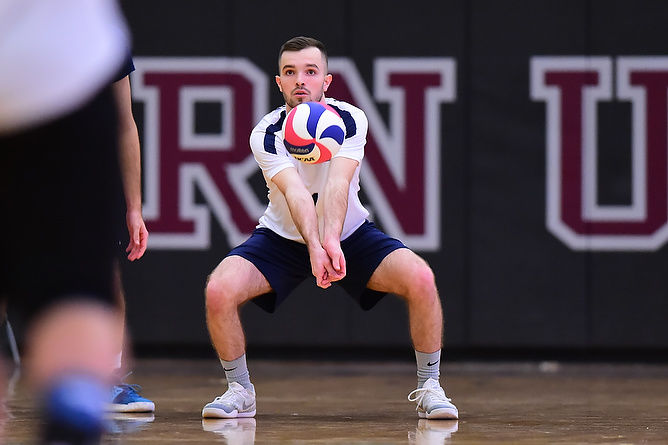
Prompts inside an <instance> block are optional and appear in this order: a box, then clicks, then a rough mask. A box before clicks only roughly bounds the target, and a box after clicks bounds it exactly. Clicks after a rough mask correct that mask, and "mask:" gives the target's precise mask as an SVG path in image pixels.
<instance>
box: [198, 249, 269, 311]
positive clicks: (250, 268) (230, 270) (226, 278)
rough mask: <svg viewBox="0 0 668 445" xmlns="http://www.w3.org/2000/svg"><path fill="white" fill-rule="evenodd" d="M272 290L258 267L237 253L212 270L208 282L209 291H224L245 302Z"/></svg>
mask: <svg viewBox="0 0 668 445" xmlns="http://www.w3.org/2000/svg"><path fill="white" fill-rule="evenodd" d="M271 290H272V289H271V286H270V285H269V282H268V281H267V279H266V278H265V277H264V275H262V273H261V272H260V271H259V270H258V268H257V267H255V265H254V264H253V263H251V262H250V261H248V260H247V259H245V258H243V257H240V256H237V255H232V256H228V257H225V258H224V259H223V261H221V262H220V264H218V266H216V268H215V269H214V270H213V272H211V275H209V279H208V282H207V293H209V292H223V293H225V294H226V295H228V296H232V297H234V298H235V300H237V302H238V303H244V302H246V301H248V300H251V299H253V298H255V297H257V296H259V295H262V294H266V293H268V292H271Z"/></svg>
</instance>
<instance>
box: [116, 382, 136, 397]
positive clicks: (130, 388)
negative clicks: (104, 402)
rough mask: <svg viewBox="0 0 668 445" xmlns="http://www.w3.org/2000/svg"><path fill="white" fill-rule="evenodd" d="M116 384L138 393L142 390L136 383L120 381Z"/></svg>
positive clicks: (130, 391) (125, 389)
mask: <svg viewBox="0 0 668 445" xmlns="http://www.w3.org/2000/svg"><path fill="white" fill-rule="evenodd" d="M116 386H118V387H119V388H122V389H123V391H127V392H129V393H135V394H138V393H139V392H141V386H139V385H137V384H136V383H119V384H118V385H116Z"/></svg>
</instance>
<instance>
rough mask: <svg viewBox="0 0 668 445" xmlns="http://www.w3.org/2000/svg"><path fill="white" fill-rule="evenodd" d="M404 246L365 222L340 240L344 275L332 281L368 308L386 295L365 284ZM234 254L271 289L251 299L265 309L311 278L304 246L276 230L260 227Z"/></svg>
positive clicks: (270, 307)
mask: <svg viewBox="0 0 668 445" xmlns="http://www.w3.org/2000/svg"><path fill="white" fill-rule="evenodd" d="M405 247H406V246H405V245H404V244H403V243H402V242H401V241H399V240H397V239H394V238H391V237H389V236H388V235H386V234H385V233H383V232H381V231H380V230H379V229H378V228H377V227H376V226H375V225H374V224H373V223H372V222H369V221H365V222H364V223H363V224H362V225H361V226H360V227H359V228H358V229H357V230H355V231H354V232H353V233H352V234H351V235H350V236H349V237H348V238H346V239H345V240H343V241H341V250H343V254H344V255H345V257H346V272H347V273H346V276H345V278H344V279H342V280H340V281H336V282H334V283H332V284H334V285H338V286H341V287H342V288H343V289H345V291H346V292H347V293H348V294H349V295H350V296H351V297H352V298H353V299H355V301H357V303H358V304H359V305H360V307H361V308H362V309H364V310H369V309H371V308H372V307H374V306H375V305H376V303H378V302H379V301H380V300H381V298H383V297H384V296H385V292H377V291H374V290H371V289H367V287H366V285H367V283H368V282H369V279H370V278H371V275H373V272H374V271H375V270H376V268H377V267H378V265H379V264H380V263H381V261H383V258H385V257H386V256H387V255H389V254H390V253H391V252H393V251H394V250H396V249H401V248H405ZM232 255H237V256H240V257H242V258H245V259H247V260H248V261H250V262H251V263H253V264H254V265H255V267H257V268H258V270H259V271H260V272H261V273H262V275H264V277H265V278H266V279H267V281H268V282H269V285H270V286H271V288H272V289H273V292H271V293H268V294H264V295H260V296H258V297H257V298H255V299H254V300H253V302H254V303H255V304H257V305H258V306H260V307H261V308H262V309H264V310H265V311H267V312H274V311H275V310H276V308H277V307H278V305H279V304H281V303H282V302H283V301H285V299H286V298H288V296H289V295H290V293H291V292H292V291H293V290H294V289H295V288H296V287H297V286H299V285H300V284H301V283H302V282H303V281H304V280H305V279H306V278H309V277H310V278H312V279H315V277H313V274H312V273H311V261H310V259H309V255H308V250H307V249H306V245H305V244H302V243H299V242H296V241H291V240H288V239H285V238H283V237H282V236H280V235H278V234H276V233H275V232H273V231H271V230H269V229H266V228H259V229H255V230H254V231H253V234H252V235H251V237H250V238H248V240H246V242H244V243H243V244H241V245H239V246H237V247H235V248H234V249H232V250H231V251H230V253H229V254H228V255H227V256H232Z"/></svg>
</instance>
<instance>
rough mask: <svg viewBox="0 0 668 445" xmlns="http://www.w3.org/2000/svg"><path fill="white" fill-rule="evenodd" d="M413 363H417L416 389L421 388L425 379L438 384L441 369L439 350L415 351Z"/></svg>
mask: <svg viewBox="0 0 668 445" xmlns="http://www.w3.org/2000/svg"><path fill="white" fill-rule="evenodd" d="M415 361H416V362H417V378H418V388H422V385H424V382H426V381H427V379H434V380H436V381H437V382H438V378H439V376H440V371H441V370H440V367H441V350H440V349H439V350H438V351H436V352H431V353H427V352H419V351H415Z"/></svg>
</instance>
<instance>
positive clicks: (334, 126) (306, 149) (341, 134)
mask: <svg viewBox="0 0 668 445" xmlns="http://www.w3.org/2000/svg"><path fill="white" fill-rule="evenodd" d="M345 135H346V126H345V124H344V123H343V119H341V117H340V116H339V113H337V112H336V110H334V108H332V107H330V106H329V105H323V104H321V103H319V102H304V103H301V104H299V105H297V106H296V107H294V108H293V109H292V110H290V112H289V113H288V115H287V116H286V117H285V121H284V122H283V141H284V143H285V148H286V149H287V150H288V152H289V153H290V154H291V155H292V156H294V157H295V158H296V159H298V160H300V161H301V162H305V163H307V164H319V163H321V162H327V161H329V160H330V159H332V156H334V155H335V154H336V153H337V152H338V151H339V148H341V144H343V139H344V138H345Z"/></svg>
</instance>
